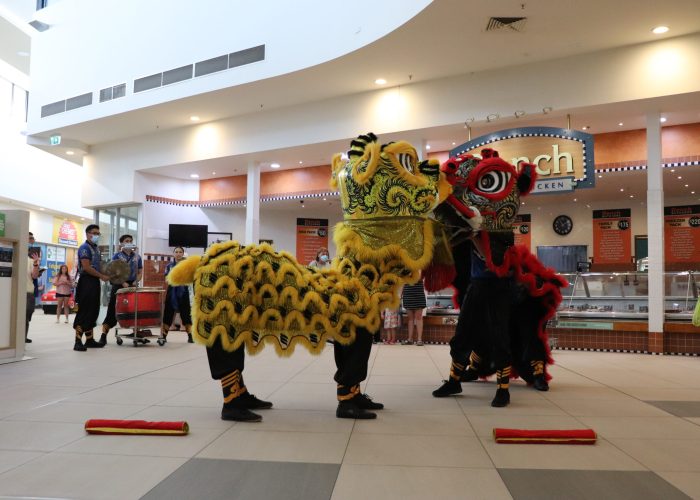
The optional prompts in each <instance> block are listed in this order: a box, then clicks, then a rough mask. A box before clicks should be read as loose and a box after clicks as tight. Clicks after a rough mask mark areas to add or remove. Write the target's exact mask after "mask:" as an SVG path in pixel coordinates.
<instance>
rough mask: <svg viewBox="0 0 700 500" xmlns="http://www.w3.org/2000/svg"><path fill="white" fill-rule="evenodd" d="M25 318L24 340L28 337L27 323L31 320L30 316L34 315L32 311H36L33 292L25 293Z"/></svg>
mask: <svg viewBox="0 0 700 500" xmlns="http://www.w3.org/2000/svg"><path fill="white" fill-rule="evenodd" d="M26 309H27V317H26V323H25V329H24V338H25V339H26V338H27V335H29V322H30V321H31V320H32V315H33V314H34V309H36V296H35V295H34V292H27V308H26Z"/></svg>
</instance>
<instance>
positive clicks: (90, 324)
mask: <svg viewBox="0 0 700 500" xmlns="http://www.w3.org/2000/svg"><path fill="white" fill-rule="evenodd" d="M95 281H96V282H97V283H96V287H95V293H94V294H93V295H91V296H90V302H89V303H90V306H89V308H88V309H89V310H88V314H87V316H86V318H85V321H86V328H85V330H84V332H85V347H92V348H102V347H104V346H105V345H104V344H101V343H100V342H98V341H96V340H95V339H94V337H93V328H95V325H97V317H98V316H99V315H100V297H101V296H102V293H101V290H100V288H101V286H100V281H99V280H95Z"/></svg>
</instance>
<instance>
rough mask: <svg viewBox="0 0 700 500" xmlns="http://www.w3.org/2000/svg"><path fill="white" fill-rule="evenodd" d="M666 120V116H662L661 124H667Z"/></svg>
mask: <svg viewBox="0 0 700 500" xmlns="http://www.w3.org/2000/svg"><path fill="white" fill-rule="evenodd" d="M666 120H667V118H666V117H665V116H662V117H661V118H659V121H660V122H661V123H666Z"/></svg>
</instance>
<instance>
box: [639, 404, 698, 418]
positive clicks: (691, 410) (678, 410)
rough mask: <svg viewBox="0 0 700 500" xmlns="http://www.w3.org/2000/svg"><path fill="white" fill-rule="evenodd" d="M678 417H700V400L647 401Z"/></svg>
mask: <svg viewBox="0 0 700 500" xmlns="http://www.w3.org/2000/svg"><path fill="white" fill-rule="evenodd" d="M646 402H647V403H649V404H650V405H653V406H656V407H657V408H659V409H661V410H663V411H665V412H668V413H670V414H671V415H675V416H677V417H700V401H646Z"/></svg>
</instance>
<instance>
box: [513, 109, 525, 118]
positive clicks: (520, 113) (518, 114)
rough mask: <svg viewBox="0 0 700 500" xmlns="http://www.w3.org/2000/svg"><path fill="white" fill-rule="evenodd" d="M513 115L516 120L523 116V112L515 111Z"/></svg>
mask: <svg viewBox="0 0 700 500" xmlns="http://www.w3.org/2000/svg"><path fill="white" fill-rule="evenodd" d="M514 114H515V117H516V118H520V117H521V116H525V111H516V112H515V113H514Z"/></svg>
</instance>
